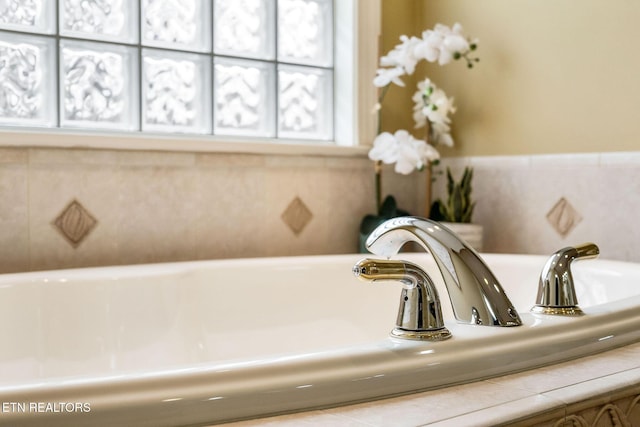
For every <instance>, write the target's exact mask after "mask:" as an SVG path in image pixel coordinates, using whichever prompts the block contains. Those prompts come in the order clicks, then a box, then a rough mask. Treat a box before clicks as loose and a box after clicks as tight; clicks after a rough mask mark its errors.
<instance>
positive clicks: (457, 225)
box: [441, 222, 483, 252]
mask: <svg viewBox="0 0 640 427" xmlns="http://www.w3.org/2000/svg"><path fill="white" fill-rule="evenodd" d="M441 224H442V225H444V226H445V227H447V228H448V229H449V230H451V231H453V232H454V233H456V234H457V235H458V236H459V237H460V238H461V239H462V240H464V241H465V242H467V244H468V245H469V246H471V247H472V248H473V249H475V250H476V251H478V252H482V231H483V227H482V225H480V224H468V223H462V222H441Z"/></svg>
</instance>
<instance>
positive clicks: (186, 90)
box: [142, 49, 211, 133]
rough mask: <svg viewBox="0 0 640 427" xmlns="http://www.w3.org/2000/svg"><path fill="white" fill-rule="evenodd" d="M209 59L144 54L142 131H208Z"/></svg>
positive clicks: (154, 51) (171, 53)
mask: <svg viewBox="0 0 640 427" xmlns="http://www.w3.org/2000/svg"><path fill="white" fill-rule="evenodd" d="M210 64H211V59H210V57H209V56H204V55H195V54H182V53H173V52H166V51H156V50H153V49H144V50H143V68H142V81H143V83H142V91H143V94H142V98H143V112H142V115H143V120H142V130H160V131H168V132H194V133H208V132H210V131H211V107H210V102H209V94H210V92H211V89H210V87H211V83H210V81H211V65H210Z"/></svg>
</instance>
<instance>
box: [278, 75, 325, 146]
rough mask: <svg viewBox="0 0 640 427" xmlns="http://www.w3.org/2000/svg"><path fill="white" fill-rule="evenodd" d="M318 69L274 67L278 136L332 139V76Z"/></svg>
mask: <svg viewBox="0 0 640 427" xmlns="http://www.w3.org/2000/svg"><path fill="white" fill-rule="evenodd" d="M332 76H333V75H332V73H331V71H330V70H326V69H322V68H310V67H297V66H291V65H282V64H281V65H279V66H278V137H281V138H302V139H322V140H330V139H332V138H333V114H332V111H333V77H332Z"/></svg>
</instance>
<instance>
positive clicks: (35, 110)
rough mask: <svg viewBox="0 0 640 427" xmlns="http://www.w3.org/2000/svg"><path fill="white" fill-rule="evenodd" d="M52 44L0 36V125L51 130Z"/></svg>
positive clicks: (53, 114) (31, 38) (45, 40)
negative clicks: (47, 128) (49, 128)
mask: <svg viewBox="0 0 640 427" xmlns="http://www.w3.org/2000/svg"><path fill="white" fill-rule="evenodd" d="M9 40H10V41H9ZM54 42H55V41H54V40H53V39H51V38H48V37H35V36H27V35H18V34H14V33H5V32H0V123H3V124H11V125H29V126H55V124H56V112H55V96H54V93H55V89H54V88H55V81H56V80H55V79H56V73H55V50H54V49H55V45H54Z"/></svg>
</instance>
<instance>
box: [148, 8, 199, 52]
mask: <svg viewBox="0 0 640 427" xmlns="http://www.w3.org/2000/svg"><path fill="white" fill-rule="evenodd" d="M141 1H142V19H141V21H142V23H141V25H142V44H143V45H145V46H155V47H166V48H170V49H178V50H188V51H193V52H211V0H180V1H176V0H141Z"/></svg>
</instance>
